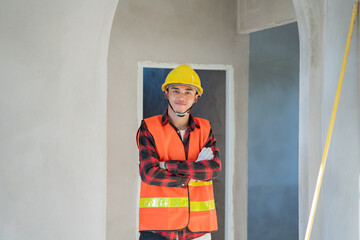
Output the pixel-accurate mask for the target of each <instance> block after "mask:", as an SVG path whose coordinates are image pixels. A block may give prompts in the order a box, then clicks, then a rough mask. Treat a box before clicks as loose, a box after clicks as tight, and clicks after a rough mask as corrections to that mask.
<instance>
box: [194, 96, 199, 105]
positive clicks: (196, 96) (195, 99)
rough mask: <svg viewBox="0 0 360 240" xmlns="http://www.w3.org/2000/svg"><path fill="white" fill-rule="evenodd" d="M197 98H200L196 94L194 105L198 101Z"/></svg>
mask: <svg viewBox="0 0 360 240" xmlns="http://www.w3.org/2000/svg"><path fill="white" fill-rule="evenodd" d="M199 98H200V95H199V94H196V96H195V100H194V103H196V102H197V101H198V100H199Z"/></svg>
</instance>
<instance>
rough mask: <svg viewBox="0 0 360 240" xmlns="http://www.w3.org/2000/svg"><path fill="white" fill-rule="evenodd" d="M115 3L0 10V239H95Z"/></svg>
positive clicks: (101, 230)
mask: <svg viewBox="0 0 360 240" xmlns="http://www.w3.org/2000/svg"><path fill="white" fill-rule="evenodd" d="M116 4H117V1H115V0H106V1H102V0H101V1H100V0H92V1H85V0H77V1H68V0H65V1H45V0H36V1H27V0H20V1H12V0H3V1H1V2H0V32H1V33H0V35H1V37H0V111H1V115H0V132H1V134H0V156H1V157H0V212H1V214H0V239H6V240H15V239H19V240H20V239H21V240H22V239H30V240H32V239H34V240H35V239H36V240H39V239H94V240H95V239H96V240H98V239H105V214H106V211H105V207H106V206H105V204H106V200H105V198H106V94H107V92H106V87H107V83H106V57H107V49H108V41H109V35H110V26H111V23H112V19H113V16H114V12H115V8H116Z"/></svg>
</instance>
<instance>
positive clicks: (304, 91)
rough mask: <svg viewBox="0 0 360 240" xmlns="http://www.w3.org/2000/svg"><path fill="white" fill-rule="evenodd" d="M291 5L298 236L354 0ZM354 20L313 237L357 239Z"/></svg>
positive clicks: (356, 35)
mask: <svg viewBox="0 0 360 240" xmlns="http://www.w3.org/2000/svg"><path fill="white" fill-rule="evenodd" d="M294 5H295V9H296V15H297V18H298V23H299V30H300V39H301V40H300V45H301V56H300V58H301V70H300V165H299V169H300V172H299V174H300V179H299V184H300V199H299V200H300V212H299V216H300V239H301V238H303V237H304V235H305V230H306V224H307V219H308V214H309V211H310V205H311V200H312V196H313V193H314V188H315V183H316V177H317V173H318V170H319V165H320V161H321V155H322V148H323V145H324V143H325V138H326V134H327V130H328V125H329V120H330V114H331V111H332V105H333V101H334V97H335V91H336V87H337V82H338V77H339V73H340V68H341V61H342V58H343V53H344V49H345V42H346V37H347V32H348V28H349V24H350V18H351V12H352V7H353V1H350V0H346V1H335V0H328V1H317V2H314V1H298V0H294ZM324 13H325V15H324ZM356 24H357V25H356V31H355V33H354V37H353V43H352V46H351V53H350V56H349V62H348V67H347V70H346V74H345V80H344V85H343V91H342V94H341V98H340V103H339V109H338V115H337V118H336V121H335V126H334V132H333V136H332V142H331V145H330V150H329V155H328V160H327V166H326V169H325V175H324V180H323V185H322V186H323V188H322V191H321V194H320V200H319V205H318V209H317V212H316V216H315V223H314V227H313V232H312V239H340V238H341V239H358V238H359V172H360V168H359V158H360V153H359V149H358V146H359V144H360V131H359V127H360V126H359V124H360V121H359V120H360V119H359V117H360V116H359V104H360V101H359V96H358V92H359V70H358V69H359V67H358V66H359V17H357V21H356ZM340 216H341V217H340Z"/></svg>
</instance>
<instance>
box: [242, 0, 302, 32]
mask: <svg viewBox="0 0 360 240" xmlns="http://www.w3.org/2000/svg"><path fill="white" fill-rule="evenodd" d="M237 1H238V16H237V21H238V26H237V28H238V32H240V33H251V32H254V31H258V30H261V29H266V28H271V27H276V26H280V25H284V24H287V23H291V22H295V21H296V16H295V9H294V5H293V3H292V1H291V0H237Z"/></svg>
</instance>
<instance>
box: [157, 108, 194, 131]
mask: <svg viewBox="0 0 360 240" xmlns="http://www.w3.org/2000/svg"><path fill="white" fill-rule="evenodd" d="M189 115H190V117H189V127H190V129H191V131H192V130H194V129H195V127H197V128H199V127H200V126H199V125H198V124H197V123H196V121H195V120H194V118H193V116H192V115H191V113H189ZM167 123H170V117H169V114H168V110H167V109H166V111H165V112H164V114H163V115H162V118H161V125H165V124H167ZM170 124H171V123H170ZM171 125H172V124H171Z"/></svg>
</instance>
